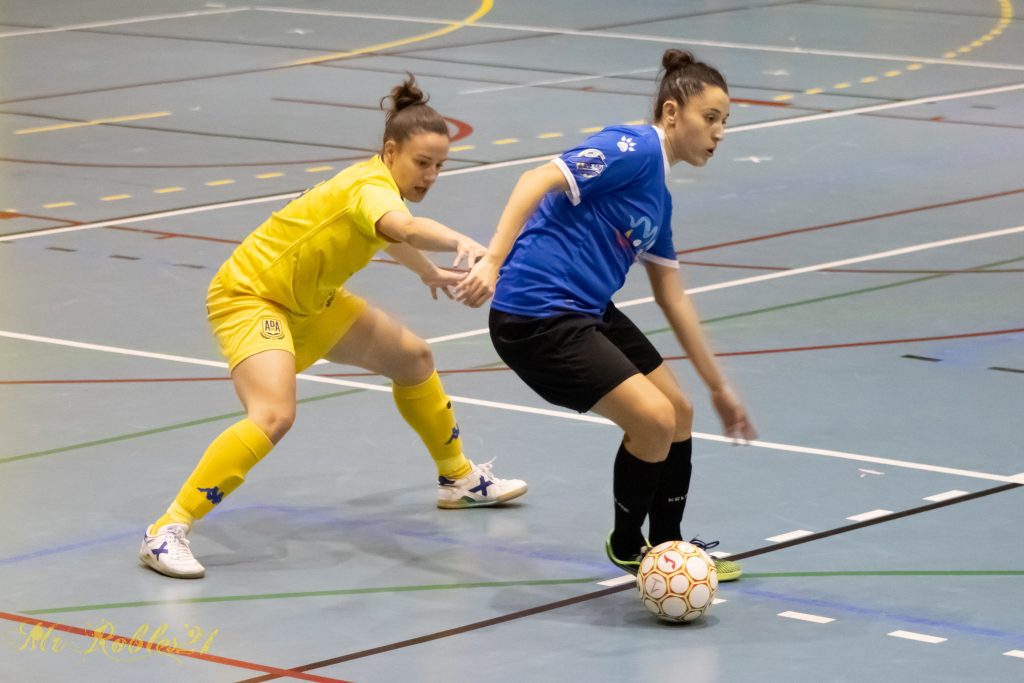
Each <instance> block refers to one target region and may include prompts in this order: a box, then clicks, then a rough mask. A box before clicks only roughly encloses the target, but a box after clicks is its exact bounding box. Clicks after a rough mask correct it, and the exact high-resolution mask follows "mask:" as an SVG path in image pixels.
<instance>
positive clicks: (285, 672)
mask: <svg viewBox="0 0 1024 683" xmlns="http://www.w3.org/2000/svg"><path fill="white" fill-rule="evenodd" d="M0 619H7V620H8V621H15V622H19V623H22V624H28V625H29V626H40V627H41V628H48V629H49V628H52V629H53V630H55V631H62V632H64V633H71V634H73V635H76V636H83V637H85V638H92V639H97V638H98V639H101V640H106V641H109V642H111V643H116V644H121V645H129V646H136V647H143V648H145V649H147V650H151V651H154V652H160V653H163V654H167V655H179V656H182V657H190V658H192V659H199V660H201V661H204V662H211V663H213V664H223V665H225V666H233V667H237V668H239V669H248V670H250V671H260V672H263V673H266V674H273V675H275V676H281V677H284V678H297V679H299V680H302V681H316V682H317V683H350V682H349V681H344V680H342V679H340V678H327V677H325V676H315V675H313V674H307V673H303V672H301V671H293V670H290V669H279V668H277V667H273V666H267V665H265V664H256V663H253V662H246V661H242V660H241V659H231V658H230V657H220V656H218V655H211V654H208V653H205V652H196V651H195V650H181V649H178V648H175V647H171V646H169V645H158V644H155V643H148V642H142V643H140V642H139V641H138V640H136V639H133V638H127V637H125V636H119V635H116V634H114V633H107V632H105V631H104V632H97V631H90V630H88V629H84V628H79V627H77V626H68V625H67V624H59V623H57V622H55V621H46V620H45V619H35V618H32V617H23V616H21V615H20V614H11V613H9V612H0Z"/></svg>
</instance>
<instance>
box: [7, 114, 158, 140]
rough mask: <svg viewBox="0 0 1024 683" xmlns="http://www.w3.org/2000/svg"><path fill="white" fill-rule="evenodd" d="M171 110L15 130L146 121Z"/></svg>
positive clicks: (43, 130)
mask: <svg viewBox="0 0 1024 683" xmlns="http://www.w3.org/2000/svg"><path fill="white" fill-rule="evenodd" d="M170 115H171V112H169V111H154V112H150V113H148V114H128V115H126V116H110V117H107V118H102V119H90V120H89V121H74V122H72V123H55V124H53V125H51V126H38V127H36V128H22V129H20V130H16V131H14V134H15V135H31V134H32V133H49V132H50V131H54V130H65V129H68V128H83V127H85V126H101V125H103V124H105V123H124V122H125V121H144V120H146V119H159V118H163V117H165V116H170Z"/></svg>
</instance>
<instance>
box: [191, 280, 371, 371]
mask: <svg viewBox="0 0 1024 683" xmlns="http://www.w3.org/2000/svg"><path fill="white" fill-rule="evenodd" d="M364 310H366V300H365V299H362V298H361V297H358V296H356V295H355V294H352V293H351V292H348V291H346V290H345V289H344V288H339V289H338V291H337V293H336V294H335V296H334V299H333V300H332V301H331V303H330V304H329V305H328V306H327V308H325V309H324V310H323V311H321V312H320V313H318V314H316V315H313V316H302V317H297V316H294V315H292V314H290V313H288V312H287V311H285V310H284V309H282V308H281V307H280V306H278V305H276V304H274V303H273V302H270V301H267V300H266V299H261V298H259V297H257V296H250V295H238V294H229V293H228V292H226V291H225V290H224V288H223V287H222V286H221V283H220V278H218V277H215V278H213V282H211V283H210V289H209V291H208V292H207V295H206V311H207V317H208V319H209V321H210V327H211V328H212V329H213V336H214V337H215V338H216V339H217V344H218V345H219V346H220V351H221V353H222V354H224V357H225V358H227V361H228V367H229V368H230V369H232V370H234V369H235V366H236V365H238V364H239V363H241V362H242V361H243V360H245V359H246V358H248V357H249V356H252V355H255V354H257V353H260V352H261V351H269V350H271V349H280V350H282V351H287V352H289V353H290V354H292V355H293V356H295V372H302V371H303V370H305V369H306V368H308V367H309V366H310V365H312V364H313V363H315V362H316V361H318V360H320V359H321V358H323V357H324V356H325V355H326V354H327V352H329V351H330V350H331V349H332V348H334V345H335V344H337V343H338V340H340V339H341V338H342V337H343V336H345V333H346V332H348V331H349V329H351V328H352V325H353V324H354V323H355V321H356V320H357V319H358V318H359V316H360V315H361V314H362V313H363V311H364Z"/></svg>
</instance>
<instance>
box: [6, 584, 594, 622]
mask: <svg viewBox="0 0 1024 683" xmlns="http://www.w3.org/2000/svg"><path fill="white" fill-rule="evenodd" d="M598 580H599V579H596V578H586V579H533V580H523V581H479V582H473V583H437V584H424V585H418V586H381V587H379V588H342V589H338V590H326V591H300V592H295V593H257V594H253V595H221V596H211V597H206V598H178V599H172V600H139V601H137V602H111V603H106V604H97V605H76V606H71V607H49V608H46V609H32V610H19V611H18V613H19V614H26V615H31V616H38V615H42V614H57V613H60V612H91V611H95V610H113V609H125V608H130V607H151V606H154V605H194V604H206V603H216V602H244V601H249V600H282V599H286V600H290V599H292V598H322V597H334V596H340V595H369V594H373V593H409V592H415V591H438V590H462V589H467V588H508V587H514V586H564V585H570V584H577V583H594V582H595V581H598Z"/></svg>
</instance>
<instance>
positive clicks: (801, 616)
mask: <svg viewBox="0 0 1024 683" xmlns="http://www.w3.org/2000/svg"><path fill="white" fill-rule="evenodd" d="M776 616H780V617H785V618H786V619H798V620H800V621H809V622H811V623H813V624H829V623H831V622H833V621H835V619H832V618H830V617H819V616H818V615H817V614H805V613H804V612H779V613H778V615H776Z"/></svg>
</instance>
